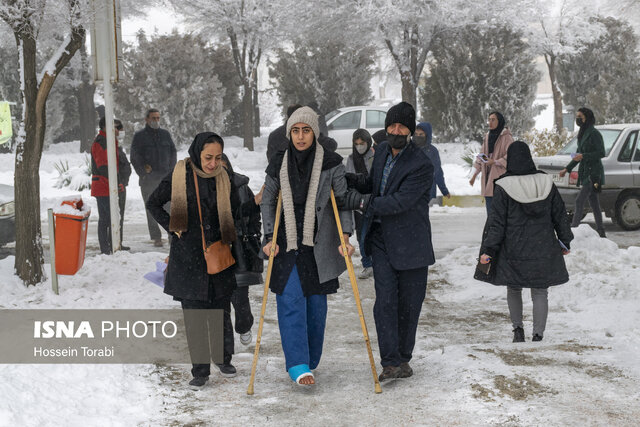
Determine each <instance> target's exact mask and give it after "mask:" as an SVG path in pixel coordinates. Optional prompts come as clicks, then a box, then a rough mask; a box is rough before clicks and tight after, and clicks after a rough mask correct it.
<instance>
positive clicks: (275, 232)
mask: <svg viewBox="0 0 640 427" xmlns="http://www.w3.org/2000/svg"><path fill="white" fill-rule="evenodd" d="M281 211H282V193H281V192H278V204H277V205H276V222H275V224H274V225H273V238H272V239H271V250H270V252H269V263H268V264H267V277H266V279H265V281H264V294H263V295H262V310H260V324H259V326H258V337H257V338H256V349H255V351H254V352H253V365H252V366H251V379H250V380H249V388H248V389H247V394H248V395H252V394H253V382H254V381H255V379H256V368H257V367H258V354H259V353H260V339H261V338H262V327H263V326H264V312H265V310H266V308H267V298H268V297H269V283H270V282H271V270H272V269H273V259H274V258H275V256H276V245H277V243H276V242H277V240H278V227H279V226H280V214H281Z"/></svg>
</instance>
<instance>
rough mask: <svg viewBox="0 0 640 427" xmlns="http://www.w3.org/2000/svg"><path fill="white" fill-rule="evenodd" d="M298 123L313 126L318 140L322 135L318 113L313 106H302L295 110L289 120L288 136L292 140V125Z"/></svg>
mask: <svg viewBox="0 0 640 427" xmlns="http://www.w3.org/2000/svg"><path fill="white" fill-rule="evenodd" d="M296 123H304V124H307V125H309V126H310V127H311V129H312V130H313V135H314V136H315V137H316V141H317V140H318V138H319V137H320V126H318V115H317V114H316V112H315V111H313V109H312V108H311V107H300V108H298V109H297V110H296V111H294V112H293V114H292V115H291V117H289V120H287V138H289V140H291V127H292V126H293V125H295V124H296Z"/></svg>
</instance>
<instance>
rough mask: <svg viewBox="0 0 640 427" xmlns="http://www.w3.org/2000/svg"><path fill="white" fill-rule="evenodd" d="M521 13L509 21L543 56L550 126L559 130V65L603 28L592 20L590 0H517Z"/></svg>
mask: <svg viewBox="0 0 640 427" xmlns="http://www.w3.org/2000/svg"><path fill="white" fill-rule="evenodd" d="M516 4H517V5H518V6H519V8H520V10H521V12H520V13H519V14H517V15H513V17H512V18H511V22H512V24H513V25H514V27H516V28H522V29H523V30H524V31H525V37H526V39H527V40H528V42H529V44H530V45H531V47H532V49H533V51H534V52H535V53H536V54H537V55H541V56H542V57H544V61H545V63H546V65H547V70H548V73H549V79H550V81H551V93H552V95H553V110H554V111H553V123H554V127H555V128H556V129H558V130H559V129H562V127H563V124H562V92H561V91H560V88H559V86H558V76H557V74H558V62H559V61H560V58H561V57H563V56H565V55H576V54H580V53H581V52H583V51H584V49H585V47H586V45H587V43H589V42H591V41H592V40H594V39H596V38H597V37H599V35H600V33H601V31H602V26H601V25H600V23H599V22H597V21H594V20H592V19H590V18H592V17H593V16H594V14H595V8H594V7H593V2H590V0H560V1H555V0H544V1H540V0H520V2H518V3H516Z"/></svg>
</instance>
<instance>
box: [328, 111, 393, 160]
mask: <svg viewBox="0 0 640 427" xmlns="http://www.w3.org/2000/svg"><path fill="white" fill-rule="evenodd" d="M388 109H389V107H382V106H356V107H344V108H340V109H338V110H334V111H332V112H330V113H329V114H327V115H325V116H324V118H325V120H326V121H327V128H328V130H329V136H330V137H331V138H333V139H335V140H336V142H337V143H338V149H337V150H336V151H337V152H338V153H339V154H341V155H343V156H348V155H349V154H351V148H352V146H353V141H352V138H353V132H355V131H356V129H359V128H363V129H366V130H368V131H369V133H370V134H372V135H373V134H374V133H375V132H377V131H379V130H380V129H384V119H385V118H386V117H387V110H388Z"/></svg>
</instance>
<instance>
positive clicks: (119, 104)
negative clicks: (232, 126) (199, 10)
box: [114, 31, 238, 144]
mask: <svg viewBox="0 0 640 427" xmlns="http://www.w3.org/2000/svg"><path fill="white" fill-rule="evenodd" d="M124 58H125V67H124V68H125V70H124V77H123V79H122V80H121V81H120V82H119V83H116V84H115V91H114V93H115V106H114V108H115V113H116V116H117V117H119V118H120V119H121V120H122V121H123V123H126V126H127V128H126V130H127V132H131V133H130V135H132V136H133V132H132V131H133V130H134V129H133V128H132V127H130V126H132V125H133V124H138V123H142V122H143V121H144V117H145V113H146V110H147V109H149V108H157V109H158V110H160V111H161V113H162V120H163V123H164V125H163V127H166V128H167V129H168V130H169V131H170V132H171V134H172V135H173V139H174V140H175V141H176V143H178V144H188V143H190V142H191V141H192V139H193V137H194V136H195V135H196V134H197V133H198V132H202V131H206V130H211V131H216V132H222V130H223V127H224V121H225V108H224V102H225V101H226V102H227V107H228V106H229V104H231V105H235V104H237V102H238V95H237V94H238V91H237V83H236V82H234V81H231V82H226V83H227V85H226V87H227V90H225V87H223V84H222V82H221V80H220V79H219V77H218V75H217V73H218V72H220V73H225V72H226V73H227V75H226V77H227V78H229V73H228V70H229V69H230V68H231V67H233V65H232V62H231V58H230V57H229V56H228V53H227V56H226V58H225V56H224V55H216V52H215V50H214V49H213V48H211V47H210V46H208V44H207V42H206V41H204V40H202V39H201V38H200V37H198V36H194V35H191V34H185V35H182V34H178V33H177V32H175V31H174V32H173V33H172V34H170V35H159V36H154V37H151V38H147V36H146V35H145V33H144V32H139V33H138V35H137V44H136V46H127V47H126V49H125V52H124ZM234 83H235V86H234ZM234 89H235V90H234ZM227 93H228V95H229V96H228V97H227Z"/></svg>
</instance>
